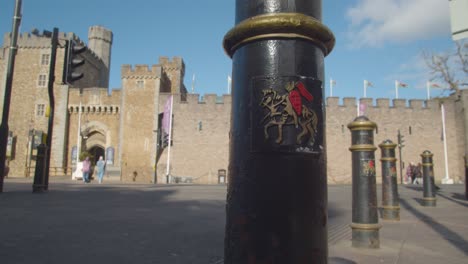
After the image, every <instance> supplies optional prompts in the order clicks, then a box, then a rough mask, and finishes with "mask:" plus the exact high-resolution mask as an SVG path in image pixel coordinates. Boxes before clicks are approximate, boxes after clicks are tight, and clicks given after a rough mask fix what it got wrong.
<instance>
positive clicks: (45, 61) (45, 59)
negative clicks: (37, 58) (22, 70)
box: [41, 54, 50, 65]
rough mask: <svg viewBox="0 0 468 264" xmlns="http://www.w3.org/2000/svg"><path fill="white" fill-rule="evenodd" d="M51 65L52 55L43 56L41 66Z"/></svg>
mask: <svg viewBox="0 0 468 264" xmlns="http://www.w3.org/2000/svg"><path fill="white" fill-rule="evenodd" d="M49 63H50V54H42V56H41V65H49Z"/></svg>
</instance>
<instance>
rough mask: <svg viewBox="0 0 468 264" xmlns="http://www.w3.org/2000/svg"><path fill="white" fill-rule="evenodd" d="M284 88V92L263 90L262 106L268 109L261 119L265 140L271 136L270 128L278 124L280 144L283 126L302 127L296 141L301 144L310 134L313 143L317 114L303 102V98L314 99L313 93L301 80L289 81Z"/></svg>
mask: <svg viewBox="0 0 468 264" xmlns="http://www.w3.org/2000/svg"><path fill="white" fill-rule="evenodd" d="M284 90H285V92H286V93H284V94H279V93H278V92H277V91H276V90H273V89H264V90H262V96H263V98H262V99H261V101H260V106H261V107H262V108H264V109H265V110H266V111H267V113H266V114H265V116H264V117H263V119H262V121H261V122H262V123H263V124H264V135H265V140H268V139H269V138H270V135H269V133H268V129H270V128H271V127H275V126H276V128H277V129H278V137H277V138H276V140H275V142H276V143H278V144H280V143H281V142H282V141H283V126H295V127H296V128H299V127H300V129H301V132H300V133H299V134H298V135H297V137H296V143H297V144H301V142H302V140H303V139H304V138H306V137H307V136H308V137H309V143H310V144H311V145H313V144H314V141H315V134H316V133H317V124H318V118H317V114H316V113H315V111H313V110H311V109H310V108H309V107H308V106H306V105H304V104H303V103H302V100H303V99H305V100H306V101H308V102H311V101H312V100H313V99H314V98H313V96H312V94H310V93H309V92H308V91H307V89H306V88H305V86H304V84H303V83H302V82H300V81H299V82H289V83H288V84H287V85H286V87H285V88H284Z"/></svg>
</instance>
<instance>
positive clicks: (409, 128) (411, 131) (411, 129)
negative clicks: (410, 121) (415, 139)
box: [408, 126, 413, 135]
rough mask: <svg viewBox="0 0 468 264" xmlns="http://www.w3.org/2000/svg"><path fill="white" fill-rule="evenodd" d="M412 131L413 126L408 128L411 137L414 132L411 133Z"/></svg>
mask: <svg viewBox="0 0 468 264" xmlns="http://www.w3.org/2000/svg"><path fill="white" fill-rule="evenodd" d="M411 130H412V129H411V126H410V127H409V128H408V132H409V134H410V135H411V134H412V132H413V131H411Z"/></svg>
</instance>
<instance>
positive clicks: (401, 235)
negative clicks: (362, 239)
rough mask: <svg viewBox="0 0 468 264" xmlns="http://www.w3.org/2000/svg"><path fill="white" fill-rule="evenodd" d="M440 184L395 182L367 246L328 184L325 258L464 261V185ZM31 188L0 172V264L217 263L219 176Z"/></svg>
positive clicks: (345, 193)
mask: <svg viewBox="0 0 468 264" xmlns="http://www.w3.org/2000/svg"><path fill="white" fill-rule="evenodd" d="M441 187H442V189H441V190H440V191H439V192H438V195H437V207H423V206H421V204H420V202H421V198H422V190H421V187H420V186H414V185H413V186H399V192H400V198H401V200H400V206H401V221H382V220H380V223H381V224H382V225H383V227H382V229H381V230H380V245H381V248H380V249H373V250H371V249H355V248H352V247H351V241H350V239H351V229H350V227H349V224H350V222H351V213H352V209H351V186H350V185H331V186H329V187H328V200H329V205H328V209H329V224H328V227H329V256H330V262H329V263H330V264H333V263H368V264H375V263H408V264H410V263H411V264H418V263H421V264H422V263H424V264H428V263H429V264H431V263H437V264H439V263H443V264H452V263H453V264H460V263H468V202H467V201H466V200H465V199H464V185H442V186H441ZM380 188H381V186H378V191H379V196H378V200H379V204H380V201H381V196H380ZM31 192H32V179H5V185H4V192H3V193H2V194H0V210H1V213H0V263H5V264H10V263H14V264H16V263H47V264H54V263H57V264H58V263H60V264H63V263H80V264H82V263H102V264H107V263H138V264H140V263H161V264H179V263H180V264H182V263H183V264H221V263H223V243H224V223H225V198H226V186H225V185H142V184H122V183H116V182H104V183H103V184H97V183H95V182H92V183H91V184H83V183H82V182H79V181H72V180H69V179H65V178H54V177H53V178H51V179H50V185H49V191H48V192H47V193H39V194H33V193H31Z"/></svg>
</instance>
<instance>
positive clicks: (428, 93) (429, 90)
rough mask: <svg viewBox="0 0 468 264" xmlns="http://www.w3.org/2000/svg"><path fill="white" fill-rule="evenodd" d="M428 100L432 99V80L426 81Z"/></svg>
mask: <svg viewBox="0 0 468 264" xmlns="http://www.w3.org/2000/svg"><path fill="white" fill-rule="evenodd" d="M426 90H427V100H431V82H430V81H427V82H426Z"/></svg>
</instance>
